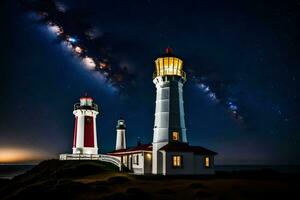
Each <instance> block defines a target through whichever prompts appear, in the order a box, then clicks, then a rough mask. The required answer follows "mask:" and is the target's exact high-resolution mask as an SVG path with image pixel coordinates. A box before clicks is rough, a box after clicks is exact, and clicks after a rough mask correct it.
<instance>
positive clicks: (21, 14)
mask: <svg viewBox="0 0 300 200" xmlns="http://www.w3.org/2000/svg"><path fill="white" fill-rule="evenodd" d="M25 2H29V3H28V4H24V1H16V2H15V1H6V2H1V4H2V5H1V6H0V11H1V12H0V13H1V19H0V20H1V32H0V36H1V37H0V44H1V54H0V56H1V57H0V58H1V62H0V94H1V98H0V104H1V105H2V107H1V115H0V155H1V156H2V157H3V155H8V152H9V153H10V154H14V152H18V155H19V157H23V159H18V158H16V159H15V160H9V161H8V160H7V161H5V159H1V158H0V163H1V162H4V163H5V162H19V161H20V162H31V161H33V160H41V159H47V158H55V157H57V156H58V154H59V153H65V152H71V147H72V139H73V128H74V116H73V114H72V111H73V104H74V103H76V102H78V100H79V97H80V96H82V95H84V94H85V93H88V94H89V95H90V96H92V97H93V98H94V99H95V103H97V104H98V105H99V107H100V114H99V115H98V118H97V131H98V144H99V148H100V152H103V153H104V152H107V151H110V150H113V149H114V146H115V136H116V131H115V126H116V123H117V120H118V119H119V117H123V118H124V119H125V120H126V124H127V132H126V137H127V143H128V146H134V145H136V142H137V138H138V137H140V138H141V140H142V142H143V143H150V142H151V141H152V133H153V132H152V131H153V123H154V109H155V107H154V106H155V86H154V84H153V83H152V73H153V72H154V69H155V66H154V60H155V58H156V57H157V56H158V55H160V54H163V53H164V49H165V48H166V47H172V48H173V51H174V53H175V54H176V55H179V56H180V57H182V58H183V60H184V68H183V69H184V70H185V71H186V72H187V75H188V77H187V82H186V84H185V86H184V102H185V114H186V126H187V137H188V141H189V143H190V144H192V145H201V146H203V147H206V148H209V149H212V150H214V151H216V152H218V153H219V155H218V156H217V158H216V163H217V164H300V162H299V160H298V159H295V158H296V157H299V156H300V146H299V143H300V124H299V122H298V120H299V117H300V116H299V111H300V109H299V100H300V94H299V93H298V91H299V89H300V88H299V86H300V83H299V81H300V80H299V73H300V69H299V65H300V57H299V55H298V52H300V44H299V43H300V40H299V35H300V28H299V24H300V1H296V0H295V1H280V2H279V1H278V2H276V1H272V3H269V2H267V1H266V2H263V1H259V0H252V1H250V0H249V1H238V0H233V1H230V2H226V3H225V2H224V1H216V0H210V1H207V0H204V1H159V0H144V1H143V0H140V1H116V0H112V1H96V0H90V1H88V2H87V1H84V0H77V1H71V0H59V1H50V0H47V1H46V2H48V3H45V4H43V5H41V6H40V7H39V8H38V9H40V10H38V9H37V8H36V7H30V6H28V5H31V4H33V3H32V2H38V0H32V1H29V0H27V1H25ZM49 2H50V3H49ZM51 2H52V3H54V4H53V5H55V6H54V7H55V8H52V7H50V6H49V5H52V4H51ZM24 5H25V6H24ZM41 10H43V12H41ZM45 13H46V14H45ZM57 13H58V14H57ZM50 22H51V23H50ZM57 24H58V25H59V27H60V28H63V29H64V33H63V34H61V35H58V34H57V32H56V33H55V31H54V32H53V27H54V26H53V25H57ZM56 31H57V30H56ZM70 39H72V40H70ZM71 41H72V42H71ZM75 43H76V44H75ZM70 45H71V46H72V45H73V46H72V47H71V48H70ZM75 45H79V46H80V47H81V48H82V50H84V53H80V54H76V53H74V47H75ZM84 58H89V59H93V61H94V62H95V63H96V66H93V65H92V66H91V65H90V64H87V63H85V62H84V61H85V60H84ZM99 63H100V64H99ZM92 64H93V63H92ZM94 68H95V69H94ZM24 152H25V153H26V156H24V155H23V154H24ZM22 153H23V154H22ZM10 154H9V155H10ZM25 158H26V159H25Z"/></svg>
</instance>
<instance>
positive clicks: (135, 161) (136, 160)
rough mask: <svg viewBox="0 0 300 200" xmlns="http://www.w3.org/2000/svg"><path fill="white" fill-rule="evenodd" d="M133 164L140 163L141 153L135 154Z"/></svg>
mask: <svg viewBox="0 0 300 200" xmlns="http://www.w3.org/2000/svg"><path fill="white" fill-rule="evenodd" d="M133 164H136V165H138V164H139V155H138V154H137V155H133Z"/></svg>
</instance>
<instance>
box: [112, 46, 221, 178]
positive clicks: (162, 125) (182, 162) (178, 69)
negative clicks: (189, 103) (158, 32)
mask: <svg viewBox="0 0 300 200" xmlns="http://www.w3.org/2000/svg"><path fill="white" fill-rule="evenodd" d="M155 65H156V70H155V72H154V74H153V83H154V84H155V86H156V102H155V120H154V128H153V142H152V145H150V144H147V145H140V146H137V147H133V148H128V149H126V148H124V149H117V150H115V151H113V152H110V153H109V155H113V156H119V157H121V161H122V164H123V165H124V166H126V167H127V168H128V169H129V170H132V171H133V172H134V173H136V174H147V173H152V174H162V175H178V174H213V173H214V156H215V155H216V153H215V152H213V151H211V150H208V149H205V148H203V147H200V146H190V145H189V143H188V140H187V137H186V127H185V120H184V101H183V94H182V92H183V86H184V83H185V82H186V73H185V72H184V71H183V70H182V66H183V61H182V59H180V58H179V57H178V56H175V55H174V54H173V53H172V50H171V49H170V48H167V49H166V54H164V55H162V56H160V57H158V58H157V59H156V60H155ZM124 136H125V134H124ZM118 137H119V134H118V133H117V138H118ZM124 140H125V139H124ZM117 142H118V140H117ZM116 145H117V146H118V143H117V144H116ZM145 155H147V156H145ZM136 158H138V161H136ZM150 159H151V161H150ZM149 163H151V164H152V165H150V164H149ZM149 166H150V168H151V169H149Z"/></svg>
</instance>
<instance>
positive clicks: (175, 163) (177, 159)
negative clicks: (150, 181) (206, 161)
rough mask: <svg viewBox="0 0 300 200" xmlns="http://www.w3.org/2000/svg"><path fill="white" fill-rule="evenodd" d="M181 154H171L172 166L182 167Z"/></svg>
mask: <svg viewBox="0 0 300 200" xmlns="http://www.w3.org/2000/svg"><path fill="white" fill-rule="evenodd" d="M182 163H183V162H182V156H177V155H176V156H172V166H173V167H176V168H179V167H183V166H182Z"/></svg>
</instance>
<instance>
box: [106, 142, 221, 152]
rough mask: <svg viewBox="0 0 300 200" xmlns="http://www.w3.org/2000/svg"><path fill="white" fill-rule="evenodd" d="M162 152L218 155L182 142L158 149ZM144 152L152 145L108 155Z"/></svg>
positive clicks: (149, 149) (120, 150)
mask: <svg viewBox="0 0 300 200" xmlns="http://www.w3.org/2000/svg"><path fill="white" fill-rule="evenodd" d="M160 150H162V151H166V152H193V153H194V154H198V155H217V154H218V153H216V152H214V151H211V150H209V149H206V148H204V147H200V146H190V145H189V144H188V143H182V142H176V143H175V142H173V143H169V144H167V145H165V146H163V147H162V148H160ZM144 151H148V152H149V151H152V144H142V145H139V146H136V147H130V148H127V149H119V150H115V151H112V152H109V153H108V154H110V155H119V154H131V153H140V152H144Z"/></svg>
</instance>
